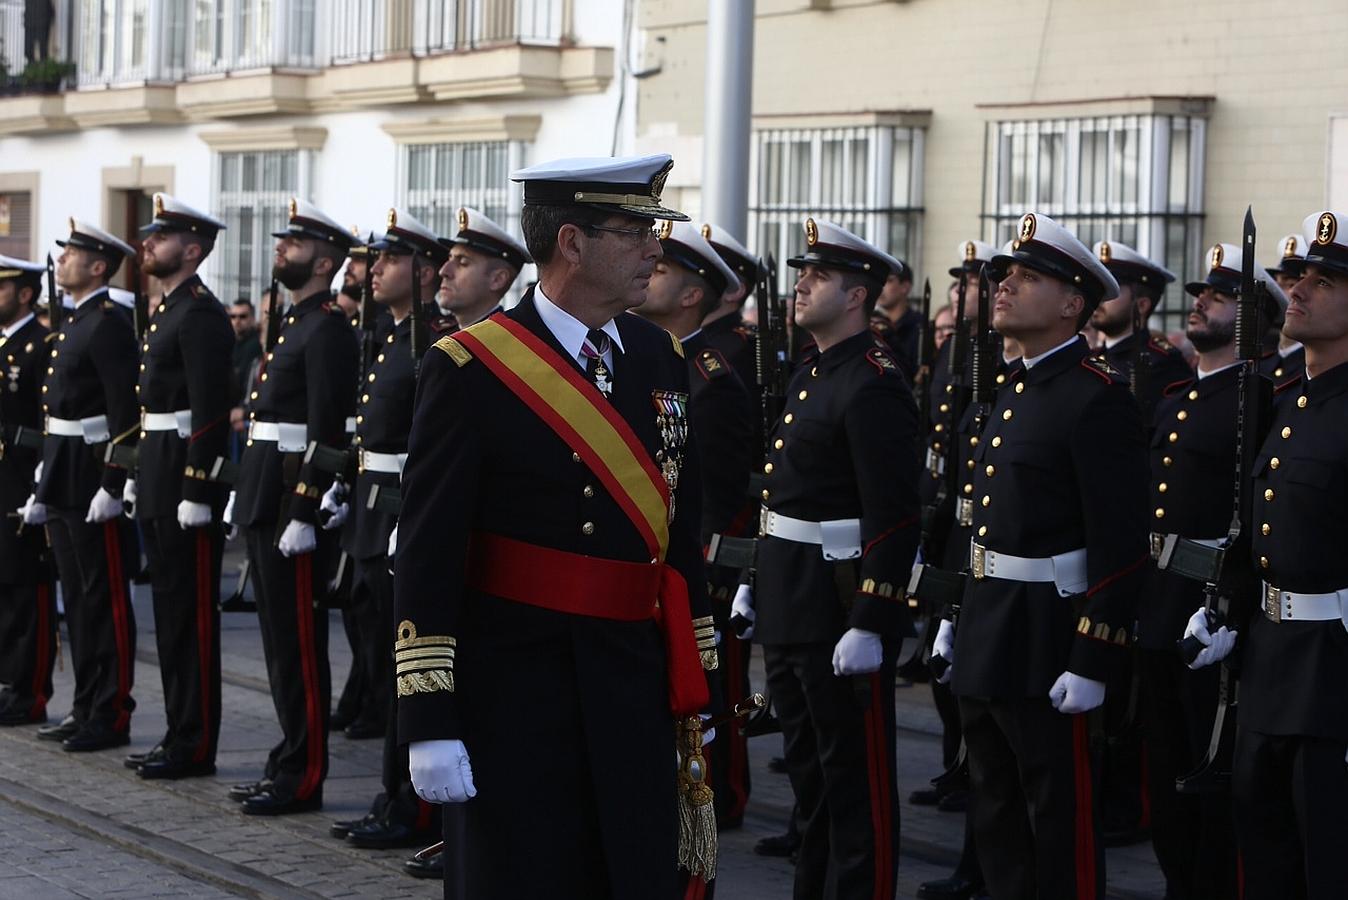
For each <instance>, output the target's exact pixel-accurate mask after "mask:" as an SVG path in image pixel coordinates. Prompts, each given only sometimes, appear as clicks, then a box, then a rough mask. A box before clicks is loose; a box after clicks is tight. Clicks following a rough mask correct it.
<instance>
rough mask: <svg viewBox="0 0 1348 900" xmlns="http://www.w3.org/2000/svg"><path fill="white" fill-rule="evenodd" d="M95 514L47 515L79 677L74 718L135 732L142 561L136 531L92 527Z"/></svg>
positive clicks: (113, 525) (53, 511) (119, 523)
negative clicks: (135, 593)
mask: <svg viewBox="0 0 1348 900" xmlns="http://www.w3.org/2000/svg"><path fill="white" fill-rule="evenodd" d="M87 512H88V510H84V509H63V508H58V507H48V508H47V534H48V536H49V538H50V540H51V548H52V553H53V554H55V556H56V568H57V571H58V573H59V574H60V578H61V591H62V593H63V594H64V596H65V609H66V629H67V631H68V632H69V634H70V659H71V663H72V668H73V669H74V671H75V699H74V703H73V705H72V710H71V712H72V714H73V715H74V716H75V718H76V719H77V720H78V721H80V722H97V723H99V724H101V725H106V726H108V727H109V728H112V729H113V730H114V731H126V730H127V729H128V728H130V727H131V712H132V710H134V709H135V708H136V701H135V700H134V699H133V698H132V697H131V688H132V685H133V684H134V682H135V673H136V615H135V611H134V610H133V609H132V608H131V585H130V576H131V573H132V572H134V571H135V567H136V565H137V563H138V562H139V556H140V553H139V550H138V547H137V544H136V538H135V532H134V526H132V524H131V522H130V521H129V520H128V519H125V518H123V517H122V516H118V517H117V518H115V519H113V520H112V521H109V522H103V523H102V524H98V525H91V524H89V523H87V522H85V521H84V517H85V515H86V513H87Z"/></svg>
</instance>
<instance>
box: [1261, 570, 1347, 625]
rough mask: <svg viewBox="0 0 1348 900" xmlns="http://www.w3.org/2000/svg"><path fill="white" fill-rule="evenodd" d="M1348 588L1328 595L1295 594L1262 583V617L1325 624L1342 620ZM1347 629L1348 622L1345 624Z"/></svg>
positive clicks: (1276, 620)
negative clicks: (1332, 620)
mask: <svg viewBox="0 0 1348 900" xmlns="http://www.w3.org/2000/svg"><path fill="white" fill-rule="evenodd" d="M1345 599H1348V588H1345V589H1344V590H1339V591H1331V592H1329V593H1328V594H1297V593H1293V592H1292V591H1280V590H1278V589H1277V588H1276V587H1274V586H1273V585H1271V584H1269V583H1268V582H1267V581H1265V582H1264V616H1265V617H1266V618H1267V619H1269V620H1270V621H1273V622H1327V621H1329V620H1330V619H1342V618H1343V608H1344V607H1343V601H1344V600H1345ZM1345 627H1348V622H1346V623H1345Z"/></svg>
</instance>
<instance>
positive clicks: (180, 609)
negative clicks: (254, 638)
mask: <svg viewBox="0 0 1348 900" xmlns="http://www.w3.org/2000/svg"><path fill="white" fill-rule="evenodd" d="M140 527H141V535H142V536H143V538H144V541H145V556H146V558H147V559H148V560H149V562H150V578H151V584H150V588H151V591H152V593H153V596H154V625H155V641H156V644H157V646H158V650H159V671H160V676H161V678H162V679H163V682H164V713H165V718H166V719H167V720H168V729H167V731H166V732H165V734H164V739H163V741H162V743H161V746H163V748H164V750H165V752H166V753H167V754H168V756H169V758H171V759H174V760H181V761H185V762H214V761H215V749H216V746H217V745H218V744H219V740H220V559H221V556H222V555H223V553H224V532H223V530H222V529H221V527H220V526H219V525H217V524H215V523H212V524H210V525H208V526H206V527H204V528H192V529H189V530H186V531H184V530H183V529H182V528H181V527H179V525H178V520H177V519H176V518H157V519H144V520H142V521H141V523H140Z"/></svg>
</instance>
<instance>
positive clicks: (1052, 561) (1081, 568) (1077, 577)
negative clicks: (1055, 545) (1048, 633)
mask: <svg viewBox="0 0 1348 900" xmlns="http://www.w3.org/2000/svg"><path fill="white" fill-rule="evenodd" d="M969 567H970V569H972V570H973V574H974V578H975V579H977V580H979V581H981V580H983V579H984V578H1001V579H1003V580H1005V581H1034V582H1046V581H1051V582H1053V586H1054V587H1056V588H1057V589H1058V593H1059V594H1061V595H1062V596H1064V597H1070V596H1072V595H1073V594H1080V593H1081V592H1082V591H1084V590H1086V586H1087V582H1086V548H1085V547H1082V548H1080V549H1078V550H1071V551H1068V552H1067V553H1059V554H1058V555H1057V556H1045V557H1040V558H1032V557H1027V556H1012V555H1011V554H1009V553H997V552H996V551H993V550H989V549H987V548H986V547H984V546H982V545H981V544H979V543H977V542H976V541H970V542H969Z"/></svg>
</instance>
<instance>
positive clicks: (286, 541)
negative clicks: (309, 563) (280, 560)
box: [276, 519, 318, 558]
mask: <svg viewBox="0 0 1348 900" xmlns="http://www.w3.org/2000/svg"><path fill="white" fill-rule="evenodd" d="M276 549H278V550H280V551H281V555H282V556H284V557H287V558H289V557H292V556H299V555H300V554H301V553H313V552H314V551H315V550H316V549H318V535H317V534H316V533H315V532H314V526H312V525H310V524H308V523H307V522H301V521H299V520H298V519H291V520H290V521H289V522H287V523H286V530H285V531H283V532H281V540H279V541H277V543H276Z"/></svg>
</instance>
